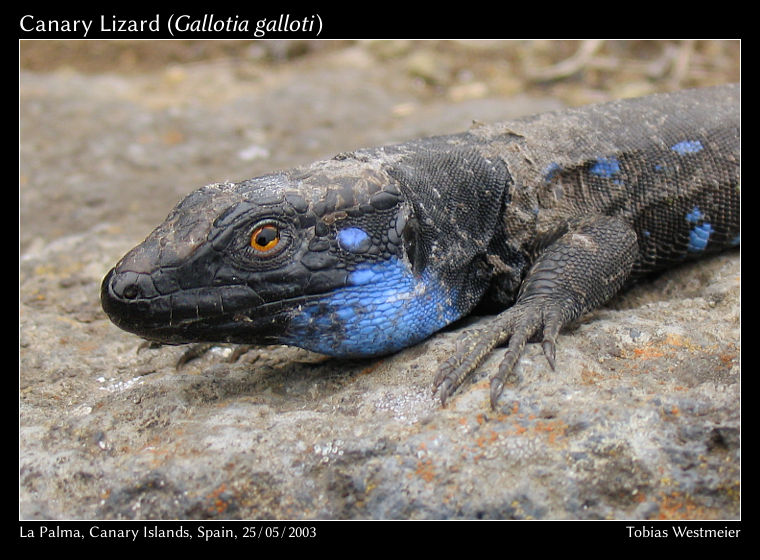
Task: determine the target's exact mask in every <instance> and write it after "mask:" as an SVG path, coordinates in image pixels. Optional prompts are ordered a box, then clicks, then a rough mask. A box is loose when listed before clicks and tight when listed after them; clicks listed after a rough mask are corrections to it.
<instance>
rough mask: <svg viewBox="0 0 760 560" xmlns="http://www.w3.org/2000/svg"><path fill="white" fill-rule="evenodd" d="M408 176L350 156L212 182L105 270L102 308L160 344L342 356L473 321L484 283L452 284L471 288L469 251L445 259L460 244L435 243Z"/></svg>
mask: <svg viewBox="0 0 760 560" xmlns="http://www.w3.org/2000/svg"><path fill="white" fill-rule="evenodd" d="M405 177H406V175H405V172H404V170H403V167H398V166H396V167H394V168H393V169H392V170H390V171H389V168H388V166H387V165H381V164H380V163H378V162H376V161H374V160H373V158H367V157H361V156H357V155H356V154H350V155H346V156H343V157H341V156H338V157H337V158H335V159H333V160H328V161H324V162H318V163H316V164H313V165H311V166H309V167H306V168H302V169H296V170H292V171H287V172H281V173H276V174H271V175H266V176H263V177H259V178H256V179H251V180H247V181H243V182H240V183H223V184H214V185H209V186H206V187H203V188H201V189H199V190H197V191H195V192H193V193H191V194H190V195H189V196H188V197H187V198H186V199H184V200H183V201H182V202H180V203H179V204H178V205H177V206H176V207H175V208H174V210H173V211H172V212H171V213H170V214H169V216H168V217H167V218H166V220H165V221H164V223H163V224H161V225H160V226H159V227H158V228H156V229H155V230H154V231H153V232H152V233H151V234H150V235H149V236H148V237H147V238H146V239H145V241H144V242H143V243H142V244H140V245H139V246H137V247H136V248H134V249H133V250H132V251H130V252H129V253H127V254H126V255H125V256H124V257H123V258H122V259H121V260H120V261H119V263H118V264H117V265H116V266H115V267H114V268H113V269H112V270H111V271H110V272H109V273H108V274H107V276H106V277H105V279H104V280H103V283H102V287H101V302H102V305H103V309H104V310H105V312H106V313H107V314H108V316H109V317H110V319H111V320H112V321H113V322H114V323H115V324H116V325H117V326H119V327H120V328H122V329H124V330H127V331H130V332H133V333H135V334H138V335H140V336H142V337H144V338H147V339H149V340H156V341H160V342H164V343H186V342H232V343H244V344H288V345H293V346H299V347H302V348H307V349H309V350H313V351H317V352H321V353H323V354H329V355H335V356H361V355H378V354H384V353H390V352H394V351H396V350H399V349H401V348H403V347H406V346H409V345H411V344H414V343H416V342H418V341H420V340H422V339H424V338H427V337H428V336H430V335H431V334H432V333H433V332H435V331H437V330H439V329H440V328H442V327H443V326H445V325H447V324H448V323H450V322H452V321H454V320H456V319H457V318H459V317H461V316H462V315H464V314H466V313H467V312H468V311H469V309H470V308H471V307H472V306H473V305H474V303H475V302H476V301H477V298H479V296H480V293H482V291H483V289H485V287H483V289H480V293H478V294H476V295H474V296H473V295H472V294H470V291H468V296H467V297H462V293H463V291H464V290H462V289H461V284H462V282H461V281H458V282H455V281H454V280H453V279H455V278H457V279H458V278H461V277H466V278H467V279H468V282H470V284H472V274H471V271H468V261H472V260H473V256H472V255H470V256H467V255H466V254H464V252H462V251H461V250H458V251H455V254H453V255H450V256H448V257H447V256H446V251H447V250H453V249H454V248H455V245H456V244H455V243H453V240H445V239H437V238H436V228H435V223H434V222H435V218H436V216H431V215H429V214H428V213H427V211H426V209H425V208H426V206H431V204H430V203H427V204H426V201H425V200H421V199H419V197H417V196H416V195H415V193H414V192H413V190H410V189H409V185H408V183H409V181H408V180H407V178H405ZM411 180H413V179H411ZM429 202H432V201H429ZM463 229H464V228H463ZM449 245H451V247H449ZM447 269H450V270H447Z"/></svg>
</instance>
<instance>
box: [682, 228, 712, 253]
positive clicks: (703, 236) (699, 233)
mask: <svg viewBox="0 0 760 560" xmlns="http://www.w3.org/2000/svg"><path fill="white" fill-rule="evenodd" d="M712 232H713V228H712V226H711V225H710V224H707V223H705V224H702V225H701V226H697V227H695V228H694V229H692V230H691V233H689V246H688V247H687V250H689V251H692V252H695V251H703V250H704V249H705V247H707V242H708V241H709V240H710V234H711V233H712Z"/></svg>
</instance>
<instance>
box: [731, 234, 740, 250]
mask: <svg viewBox="0 0 760 560" xmlns="http://www.w3.org/2000/svg"><path fill="white" fill-rule="evenodd" d="M740 241H741V234H739V235H737V236H736V237H734V238H733V239H732V240H731V246H732V247H738V246H739V245H741V243H740Z"/></svg>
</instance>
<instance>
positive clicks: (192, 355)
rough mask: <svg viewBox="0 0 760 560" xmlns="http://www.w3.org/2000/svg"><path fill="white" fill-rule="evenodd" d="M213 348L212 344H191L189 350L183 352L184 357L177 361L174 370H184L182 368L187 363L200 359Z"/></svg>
mask: <svg viewBox="0 0 760 560" xmlns="http://www.w3.org/2000/svg"><path fill="white" fill-rule="evenodd" d="M212 346H214V345H213V344H211V343H201V344H191V345H190V346H189V347H188V349H187V350H185V351H184V352H182V355H181V356H180V357H179V359H178V360H177V363H176V364H175V365H174V368H175V369H177V370H179V369H182V367H183V366H184V365H185V364H186V363H187V362H189V361H191V360H194V359H196V358H200V357H201V356H202V355H203V354H205V353H206V352H208V351H209V350H210V349H211V347H212Z"/></svg>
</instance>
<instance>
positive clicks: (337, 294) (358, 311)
mask: <svg viewBox="0 0 760 560" xmlns="http://www.w3.org/2000/svg"><path fill="white" fill-rule="evenodd" d="M456 298H457V294H456V293H455V291H453V290H446V289H444V288H443V286H442V285H441V283H440V282H438V281H437V280H436V279H435V278H433V277H432V276H431V275H430V274H428V273H423V274H422V275H421V276H414V275H413V274H412V273H411V271H410V270H409V268H408V266H407V265H406V264H405V263H403V262H402V261H399V260H398V259H397V258H395V257H394V258H392V259H390V260H388V261H384V262H381V263H372V264H364V265H362V266H361V267H360V268H359V269H357V270H356V271H354V272H352V273H351V274H349V276H348V285H347V286H346V287H345V288H341V289H339V290H335V291H333V292H331V293H328V294H325V296H323V297H321V298H319V299H317V300H314V301H311V302H309V303H306V304H304V305H303V307H302V308H301V310H300V313H299V314H298V315H296V316H295V317H294V318H293V319H292V320H291V322H290V325H289V328H288V333H287V335H286V336H285V337H284V338H283V343H285V344H290V345H293V346H299V347H301V348H306V349H308V350H312V351H315V352H320V353H322V354H328V355H331V356H340V357H352V356H376V355H381V354H389V353H392V352H396V351H398V350H401V349H402V348H406V347H407V346H411V345H413V344H416V343H417V342H420V341H421V340H424V339H425V338H427V337H429V336H430V335H431V334H433V333H434V332H436V331H438V330H440V329H441V328H443V327H444V326H446V325H447V324H449V323H451V322H452V321H455V320H456V319H458V318H459V317H460V316H461V312H460V311H458V310H457V306H456Z"/></svg>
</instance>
